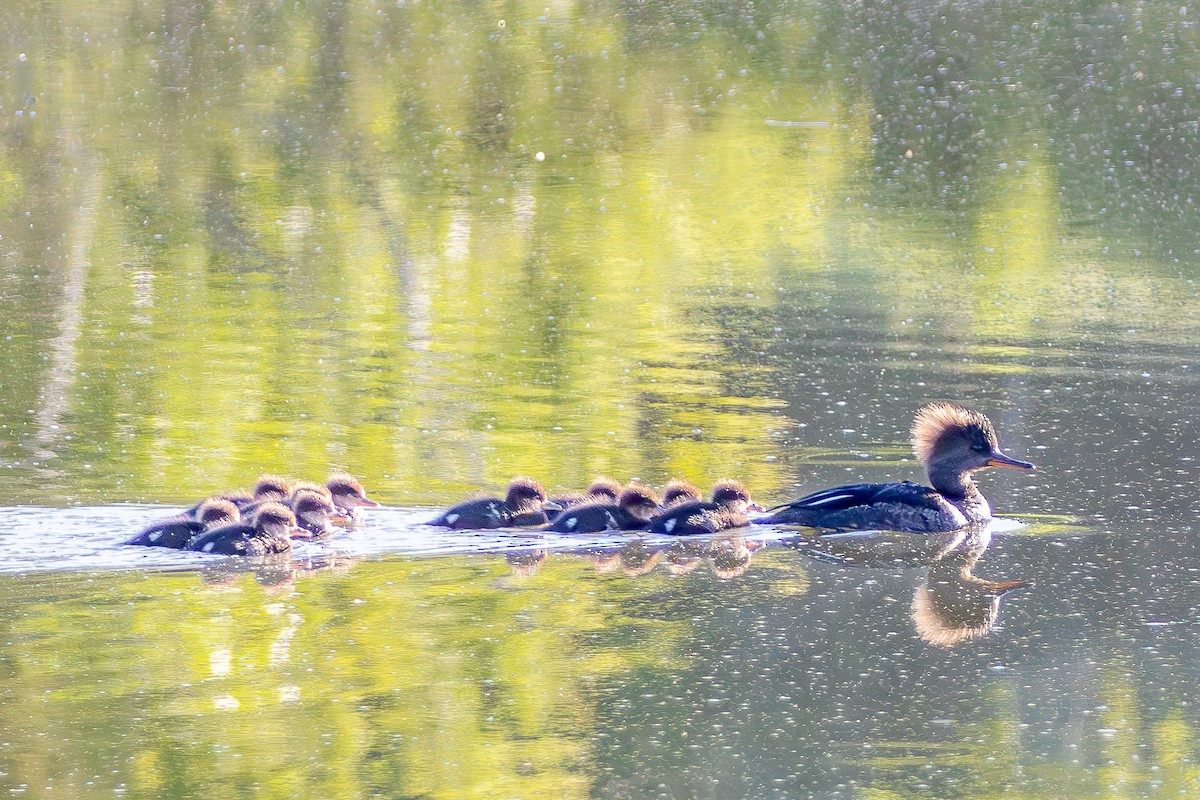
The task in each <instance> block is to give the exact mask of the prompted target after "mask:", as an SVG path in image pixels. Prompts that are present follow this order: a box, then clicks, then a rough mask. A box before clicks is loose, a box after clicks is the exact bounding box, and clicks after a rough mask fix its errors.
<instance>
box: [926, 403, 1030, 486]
mask: <svg viewBox="0 0 1200 800" xmlns="http://www.w3.org/2000/svg"><path fill="white" fill-rule="evenodd" d="M912 446H913V452H914V453H915V454H916V456H917V459H918V460H919V461H920V462H921V463H922V464H924V465H925V469H926V471H927V472H929V474H930V476H931V477H932V476H934V475H935V474H943V475H962V474H964V473H971V472H974V471H976V470H979V469H983V468H985V467H1009V468H1012V469H1024V470H1030V469H1033V468H1034V466H1033V464H1030V463H1029V462H1028V461H1018V460H1017V459H1015V458H1012V457H1010V456H1008V455H1005V453H1004V452H1003V451H1002V450H1001V449H1000V440H999V438H997V436H996V430H995V428H993V427H992V423H991V421H990V420H989V419H988V418H987V417H985V416H984V415H983V414H980V413H979V412H978V411H974V410H972V409H969V408H964V407H963V406H960V405H958V404H957V403H930V404H929V405H927V406H925V407H924V408H922V409H921V410H920V411H919V412H918V413H917V418H916V420H915V421H914V422H913V426H912Z"/></svg>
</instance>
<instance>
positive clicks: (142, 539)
mask: <svg viewBox="0 0 1200 800" xmlns="http://www.w3.org/2000/svg"><path fill="white" fill-rule="evenodd" d="M240 520H241V512H239V511H238V507H237V506H236V505H234V504H233V503H232V502H231V501H229V500H225V499H222V498H216V497H214V498H209V499H208V500H205V501H203V502H202V503H200V505H198V506H197V507H196V514H195V517H194V518H193V517H192V516H189V515H187V514H178V515H176V516H174V517H168V518H167V519H164V520H159V521H158V522H156V523H154V524H153V525H151V526H149V527H148V528H146V529H145V530H143V531H142V532H141V533H139V534H138V535H137V536H135V537H133V538H132V539H130V540H129V541H128V542H126V543H125V544H136V545H141V546H143V547H170V548H173V549H175V550H182V549H183V548H184V547H185V546H186V545H187V543H188V542H189V541H191V540H192V538H193V537H195V536H199V535H200V534H202V533H204V532H205V531H209V530H212V529H213V528H219V527H221V526H222V525H232V524H234V523H236V522H238V521H240Z"/></svg>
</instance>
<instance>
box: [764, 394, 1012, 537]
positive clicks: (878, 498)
mask: <svg viewBox="0 0 1200 800" xmlns="http://www.w3.org/2000/svg"><path fill="white" fill-rule="evenodd" d="M912 445H913V452H914V453H916V456H917V460H918V461H920V462H921V463H922V464H924V465H925V471H926V473H927V474H928V475H929V483H930V484H931V485H932V488H931V487H930V486H921V485H920V484H917V483H911V482H909V481H902V482H899V483H857V484H851V485H848V486H837V487H835V488H833V489H826V490H825V491H822V492H816V493H814V494H810V495H807V496H806V497H801V498H800V499H799V500H793V501H791V502H790V503H784V504H783V505H780V506H775V508H772V509H769V510H770V511H775V512H777V513H775V514H772V515H771V516H769V517H765V518H762V519H758V520H755V522H758V523H762V524H766V525H777V524H784V525H806V526H808V527H812V528H839V529H847V528H849V529H861V528H872V529H883V530H894V531H909V532H912V533H934V532H938V531H952V530H955V529H957V528H961V527H962V526H964V525H967V524H969V523H975V522H985V521H987V520H989V519H991V516H992V509H991V506H989V505H988V501H987V500H985V499H984V497H983V495H982V494H981V493H980V491H979V489H978V487H976V486H975V481H974V480H972V478H971V473H973V472H975V471H976V470H980V469H983V468H984V467H1012V468H1014V469H1033V468H1034V467H1033V464H1030V463H1029V462H1028V461H1018V460H1017V459H1015V458H1010V457H1009V456H1006V455H1005V454H1004V453H1003V452H1001V450H1000V442H999V440H998V439H997V438H996V431H995V429H994V428H993V427H992V423H991V422H989V421H988V418H987V417H985V416H984V415H983V414H980V413H979V412H978V411H972V410H971V409H969V408H963V407H962V406H960V405H957V404H955V403H931V404H929V405H927V406H925V407H924V408H922V409H921V411H920V412H919V413H918V414H917V418H916V421H914V422H913V426H912Z"/></svg>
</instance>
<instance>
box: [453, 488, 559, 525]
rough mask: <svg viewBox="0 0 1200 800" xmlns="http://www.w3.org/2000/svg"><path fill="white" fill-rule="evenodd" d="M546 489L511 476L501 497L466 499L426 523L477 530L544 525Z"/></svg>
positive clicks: (545, 520)
mask: <svg viewBox="0 0 1200 800" xmlns="http://www.w3.org/2000/svg"><path fill="white" fill-rule="evenodd" d="M546 507H547V506H546V490H545V489H543V488H542V485H541V484H540V483H538V482H537V481H535V480H534V479H533V478H524V477H520V478H513V479H512V480H511V481H509V483H508V494H507V496H506V497H505V499H503V500H501V499H500V498H498V497H484V498H481V499H479V500H467V501H466V502H464V503H459V504H458V505H456V506H454V507H453V508H451V509H449V510H448V511H446V512H445V513H444V514H442V515H441V516H439V517H438V518H437V519H435V520H433V521H432V522H430V523H429V524H430V525H437V526H440V527H443V528H451V529H453V530H479V529H487V528H507V527H520V526H528V525H545V524H546V522H547V519H546V510H545V509H546Z"/></svg>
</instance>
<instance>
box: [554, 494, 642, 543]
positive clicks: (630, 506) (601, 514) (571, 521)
mask: <svg viewBox="0 0 1200 800" xmlns="http://www.w3.org/2000/svg"><path fill="white" fill-rule="evenodd" d="M656 510H658V495H656V494H655V493H654V490H653V489H651V488H649V487H648V486H630V487H629V488H628V489H626V490H624V491H623V492H621V495H620V497H619V498H618V500H617V501H616V502H615V503H609V502H601V501H597V502H591V503H584V504H583V505H578V506H575V507H574V508H568V509H566V510H565V511H563V512H562V513H561V514H559V515H558V516H557V517H555V518H554V521H552V522H551V523H550V524H549V525H547V526H546V528H545V530H548V531H557V532H559V533H598V532H600V531H640V530H645V529H646V526H647V525H648V524H649V522H650V517H651V516H652V515H653V514H654V512H655V511H656Z"/></svg>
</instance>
